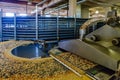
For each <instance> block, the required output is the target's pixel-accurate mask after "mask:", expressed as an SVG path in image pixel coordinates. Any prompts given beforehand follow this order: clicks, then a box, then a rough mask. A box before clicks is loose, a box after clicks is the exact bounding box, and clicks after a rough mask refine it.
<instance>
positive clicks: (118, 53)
mask: <svg viewBox="0 0 120 80" xmlns="http://www.w3.org/2000/svg"><path fill="white" fill-rule="evenodd" d="M104 20H106V25H104V26H102V27H101V28H99V29H97V30H95V31H93V32H91V33H89V34H88V35H85V36H84V30H85V29H86V28H87V27H89V24H90V23H93V22H95V21H101V20H100V19H95V20H92V21H91V22H90V21H89V22H87V23H88V25H87V26H86V24H85V25H84V26H83V27H82V28H81V30H82V33H83V34H80V35H81V37H80V38H81V39H74V40H67V41H61V42H59V47H60V48H62V49H64V50H66V51H69V52H71V53H75V54H77V55H79V56H81V57H84V58H86V59H88V60H91V61H93V62H95V63H98V64H100V65H102V66H104V67H107V68H109V69H111V70H114V71H120V24H119V20H120V19H119V17H117V13H116V11H111V12H108V15H107V19H102V21H104Z"/></svg>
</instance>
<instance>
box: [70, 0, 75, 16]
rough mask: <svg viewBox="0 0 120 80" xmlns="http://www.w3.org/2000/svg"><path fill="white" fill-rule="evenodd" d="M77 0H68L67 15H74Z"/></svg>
mask: <svg viewBox="0 0 120 80" xmlns="http://www.w3.org/2000/svg"><path fill="white" fill-rule="evenodd" d="M76 2H77V0H69V13H68V15H69V17H75V14H76Z"/></svg>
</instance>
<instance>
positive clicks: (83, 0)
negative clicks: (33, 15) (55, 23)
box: [45, 0, 86, 14]
mask: <svg viewBox="0 0 120 80" xmlns="http://www.w3.org/2000/svg"><path fill="white" fill-rule="evenodd" d="M85 1H86V0H82V1H78V2H77V3H76V4H80V3H83V2H85ZM67 6H68V4H67V3H66V4H63V5H61V6H58V7H55V8H54V9H52V10H49V11H48V12H45V14H49V13H51V12H54V11H57V10H60V9H63V8H66V7H67Z"/></svg>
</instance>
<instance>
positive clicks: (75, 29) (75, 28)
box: [74, 16, 77, 38]
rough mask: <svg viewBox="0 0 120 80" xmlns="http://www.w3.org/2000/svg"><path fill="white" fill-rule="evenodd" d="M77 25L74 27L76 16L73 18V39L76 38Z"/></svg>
mask: <svg viewBox="0 0 120 80" xmlns="http://www.w3.org/2000/svg"><path fill="white" fill-rule="evenodd" d="M76 31H77V25H76V16H75V18H74V38H76V33H77V32H76Z"/></svg>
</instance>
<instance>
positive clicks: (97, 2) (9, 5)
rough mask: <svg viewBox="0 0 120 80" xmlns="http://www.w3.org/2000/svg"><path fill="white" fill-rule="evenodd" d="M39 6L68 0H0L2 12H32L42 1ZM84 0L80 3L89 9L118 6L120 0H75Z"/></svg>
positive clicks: (54, 6) (78, 0) (51, 7)
mask: <svg viewBox="0 0 120 80" xmlns="http://www.w3.org/2000/svg"><path fill="white" fill-rule="evenodd" d="M43 1H45V2H44V3H42V4H41V5H40V6H39V8H40V9H42V10H44V9H46V10H49V9H54V8H56V7H58V6H61V5H64V4H67V3H69V2H68V1H69V0H0V8H1V9H2V10H3V12H14V13H27V14H32V12H33V11H34V10H35V5H36V4H38V3H40V2H43ZM80 1H84V2H83V3H81V4H82V5H83V6H87V7H89V8H92V9H90V10H91V11H94V10H96V8H95V7H97V9H101V11H104V10H102V8H99V7H106V6H107V7H109V6H115V7H120V0H77V2H80ZM67 9H68V8H64V10H63V9H62V10H61V11H62V12H65V10H67Z"/></svg>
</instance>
